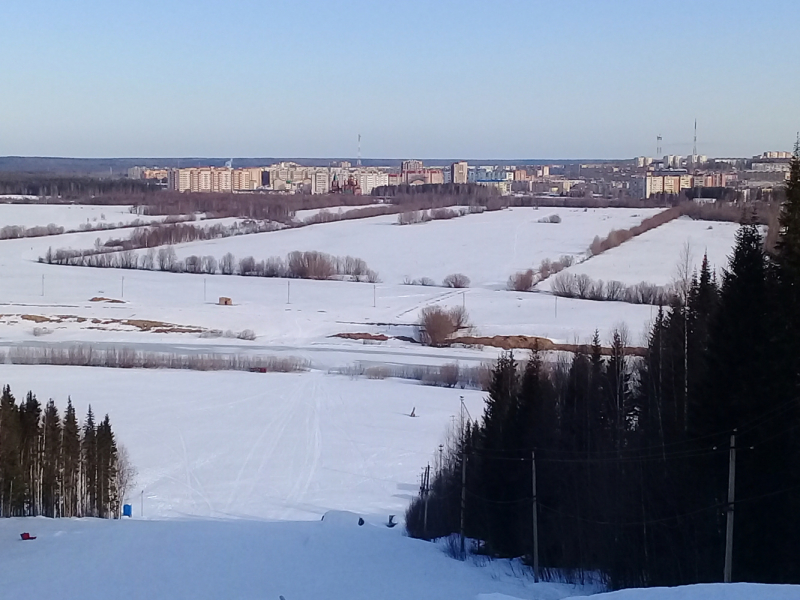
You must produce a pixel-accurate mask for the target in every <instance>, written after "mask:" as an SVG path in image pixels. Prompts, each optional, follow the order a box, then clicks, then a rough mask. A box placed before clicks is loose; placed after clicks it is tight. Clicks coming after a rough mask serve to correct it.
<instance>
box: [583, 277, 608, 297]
mask: <svg viewBox="0 0 800 600" xmlns="http://www.w3.org/2000/svg"><path fill="white" fill-rule="evenodd" d="M605 294H606V284H605V283H603V280H602V279H598V280H597V281H592V284H591V286H590V287H589V293H588V296H587V297H588V298H589V300H605V299H606V296H605Z"/></svg>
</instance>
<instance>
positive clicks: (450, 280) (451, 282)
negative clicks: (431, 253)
mask: <svg viewBox="0 0 800 600" xmlns="http://www.w3.org/2000/svg"><path fill="white" fill-rule="evenodd" d="M470 283H472V280H471V279H470V278H469V277H467V276H466V275H464V274H463V273H451V274H450V275H448V276H447V277H445V278H444V279H442V285H441V287H446V288H455V289H460V288H468V287H469V286H470ZM403 285H421V286H423V287H436V282H435V281H434V280H433V279H431V278H430V277H420V278H419V279H412V278H411V277H406V278H405V279H404V280H403Z"/></svg>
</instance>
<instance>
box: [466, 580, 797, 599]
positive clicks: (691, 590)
mask: <svg viewBox="0 0 800 600" xmlns="http://www.w3.org/2000/svg"><path fill="white" fill-rule="evenodd" d="M589 598H591V600H797V599H798V598H800V586H797V585H761V584H755V583H733V584H727V585H726V584H722V583H711V584H702V585H686V586H681V587H673V588H647V589H631V590H620V591H618V592H610V593H608V594H598V595H596V596H581V597H580V598H572V599H571V600H589ZM481 600H484V599H483V598H482V599H481Z"/></svg>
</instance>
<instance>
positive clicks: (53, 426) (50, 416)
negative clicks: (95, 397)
mask: <svg viewBox="0 0 800 600" xmlns="http://www.w3.org/2000/svg"><path fill="white" fill-rule="evenodd" d="M117 468H118V454H117V444H116V440H115V437H114V433H113V431H112V429H111V422H110V420H109V418H108V415H106V417H105V418H104V419H103V421H102V423H100V425H99V426H96V425H95V422H94V415H93V414H92V412H91V409H89V414H88V415H87V418H86V424H85V426H84V428H83V435H82V434H81V428H80V426H79V425H78V422H77V419H76V416H75V409H74V408H73V406H72V402H71V401H69V402H68V403H67V410H66V413H65V415H64V420H63V422H62V420H61V417H60V416H59V413H58V409H57V408H56V405H55V403H54V402H53V401H52V400H50V401H49V402H48V403H47V405H46V406H45V408H44V411H42V406H41V404H40V403H39V401H38V400H37V399H36V396H34V395H33V394H32V393H30V392H29V393H28V394H27V396H26V397H25V400H24V401H23V402H21V403H19V404H17V402H16V400H15V398H14V396H13V395H12V393H11V389H10V388H9V387H8V386H5V387H4V388H3V393H2V396H0V516H4V517H11V516H35V515H44V516H47V517H76V516H100V517H113V516H116V515H118V514H119V503H120V500H121V499H120V498H119V497H118V490H117V482H118V479H117Z"/></svg>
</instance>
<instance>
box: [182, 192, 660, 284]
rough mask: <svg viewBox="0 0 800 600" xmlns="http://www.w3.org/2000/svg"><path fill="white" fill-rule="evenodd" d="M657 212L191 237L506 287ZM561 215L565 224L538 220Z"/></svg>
mask: <svg viewBox="0 0 800 600" xmlns="http://www.w3.org/2000/svg"><path fill="white" fill-rule="evenodd" d="M657 212H659V211H658V210H657V209H624V208H615V209H568V208H541V209H533V208H509V209H505V210H500V211H493V212H484V213H482V214H474V215H466V216H463V217H458V218H455V219H450V220H445V221H430V222H427V223H417V224H414V225H398V224H397V215H387V216H382V217H372V218H368V219H355V220H350V221H339V222H334V223H323V224H318V225H311V226H308V227H300V228H297V229H288V230H285V231H277V232H270V233H266V234H257V235H249V236H242V237H235V238H226V239H221V240H211V241H203V242H191V243H188V244H181V245H179V246H177V247H176V251H177V253H178V256H179V257H181V258H185V257H186V256H190V255H193V254H196V255H207V254H210V255H212V256H216V257H217V258H220V257H222V255H224V254H225V253H226V252H231V253H233V254H234V256H236V258H237V259H239V258H244V257H246V256H253V257H255V258H256V259H257V260H263V259H266V258H269V257H271V256H281V257H283V256H286V254H288V253H289V252H292V251H294V250H301V251H304V250H318V251H320V252H327V253H328V254H333V255H335V256H355V257H358V258H363V259H364V260H365V261H366V262H367V264H368V265H369V268H371V269H373V270H374V271H377V272H378V274H379V275H380V277H381V279H382V280H383V281H384V282H387V283H402V282H403V281H404V280H406V279H412V280H413V279H419V278H421V277H430V278H431V279H433V280H434V281H435V282H437V283H441V281H442V280H443V279H444V278H445V277H446V276H447V275H449V274H451V273H464V274H465V275H467V276H468V277H469V278H470V279H471V281H472V286H475V287H490V288H500V289H502V288H504V287H505V285H506V281H507V279H508V277H509V276H510V275H512V274H513V273H515V272H516V271H519V270H524V269H529V268H532V267H536V266H538V265H539V263H540V262H541V261H542V260H543V259H546V258H549V259H553V260H555V259H557V258H559V257H560V256H562V255H570V256H582V255H584V254H585V253H586V251H587V250H588V248H589V245H590V244H591V242H592V240H593V239H594V237H595V236H596V235H599V236H601V237H602V236H605V235H606V234H608V232H609V231H611V230H612V229H620V228H629V227H632V226H634V225H638V224H639V223H641V222H642V221H643V220H644V219H645V218H647V217H649V216H652V215H653V214H656V213H657ZM550 215H559V216H560V217H561V222H560V223H539V222H538V221H539V219H542V218H546V217H548V216H550Z"/></svg>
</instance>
